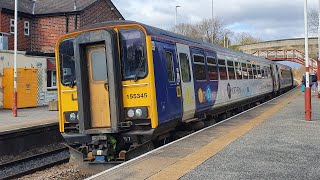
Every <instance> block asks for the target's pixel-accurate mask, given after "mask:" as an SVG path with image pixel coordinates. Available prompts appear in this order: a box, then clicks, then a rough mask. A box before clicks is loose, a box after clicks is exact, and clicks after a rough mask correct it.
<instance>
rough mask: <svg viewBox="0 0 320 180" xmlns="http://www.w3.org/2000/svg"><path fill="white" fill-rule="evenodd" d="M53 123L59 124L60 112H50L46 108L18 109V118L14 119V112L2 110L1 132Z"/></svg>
mask: <svg viewBox="0 0 320 180" xmlns="http://www.w3.org/2000/svg"><path fill="white" fill-rule="evenodd" d="M51 123H58V111H49V110H48V107H46V106H43V107H37V108H25V109H18V117H13V115H12V110H7V109H0V132H5V131H12V130H16V129H21V128H28V127H33V126H39V125H45V124H51Z"/></svg>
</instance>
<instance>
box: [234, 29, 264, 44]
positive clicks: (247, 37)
mask: <svg viewBox="0 0 320 180" xmlns="http://www.w3.org/2000/svg"><path fill="white" fill-rule="evenodd" d="M260 41H261V40H260V39H259V38H256V37H254V36H252V35H251V34H249V33H246V32H241V33H237V34H236V36H235V43H236V44H237V45H246V44H254V43H257V42H260Z"/></svg>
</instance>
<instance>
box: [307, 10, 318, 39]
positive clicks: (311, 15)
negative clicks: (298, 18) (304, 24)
mask: <svg viewBox="0 0 320 180" xmlns="http://www.w3.org/2000/svg"><path fill="white" fill-rule="evenodd" d="M308 19H309V21H308V25H309V29H310V32H311V33H317V31H318V26H319V14H318V11H317V10H316V9H311V10H309V11H308Z"/></svg>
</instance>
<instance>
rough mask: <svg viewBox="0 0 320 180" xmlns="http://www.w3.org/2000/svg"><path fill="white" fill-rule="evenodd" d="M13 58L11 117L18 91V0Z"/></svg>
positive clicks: (14, 113) (15, 11)
mask: <svg viewBox="0 0 320 180" xmlns="http://www.w3.org/2000/svg"><path fill="white" fill-rule="evenodd" d="M14 4H15V7H14V59H13V64H14V65H13V66H14V67H13V69H14V70H13V71H14V73H13V89H14V90H13V105H12V113H13V117H17V116H18V110H17V109H18V108H17V102H18V92H17V49H18V0H15V1H14Z"/></svg>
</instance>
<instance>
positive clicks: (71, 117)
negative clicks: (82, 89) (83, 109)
mask: <svg viewBox="0 0 320 180" xmlns="http://www.w3.org/2000/svg"><path fill="white" fill-rule="evenodd" d="M69 118H70V121H75V120H76V119H77V115H76V113H70V115H69Z"/></svg>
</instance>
